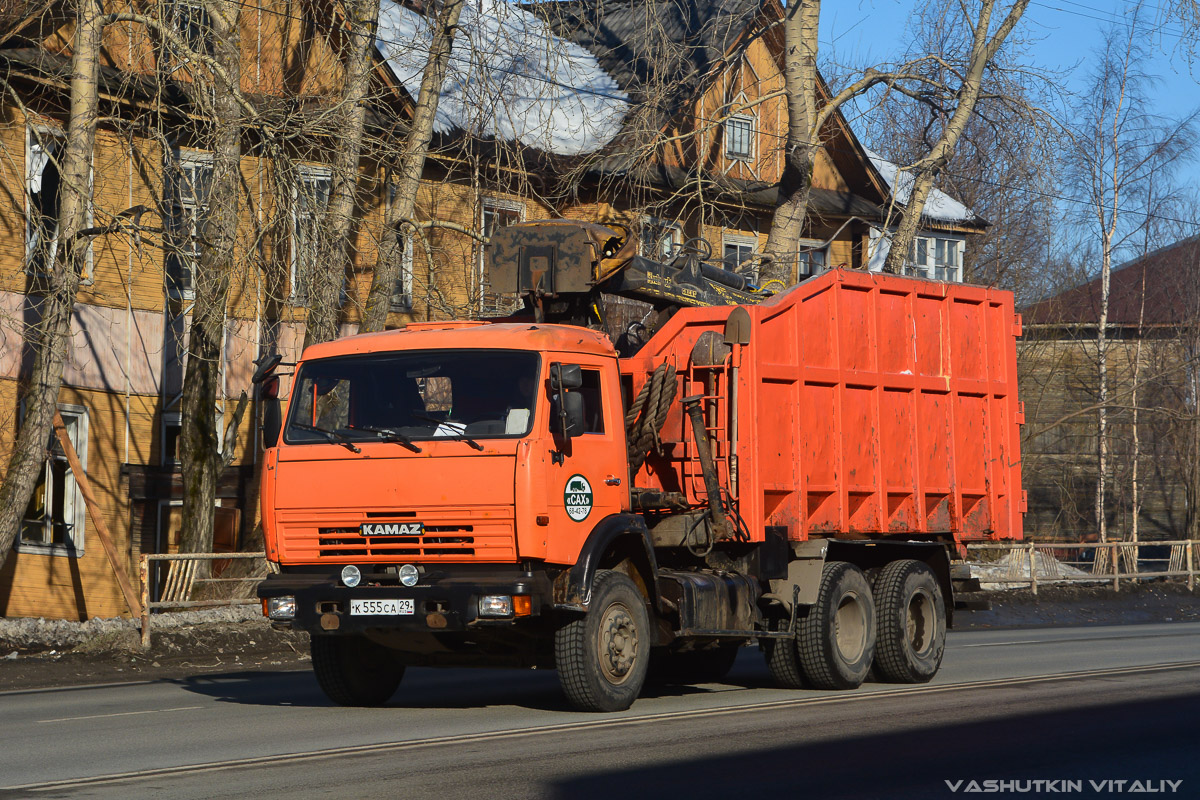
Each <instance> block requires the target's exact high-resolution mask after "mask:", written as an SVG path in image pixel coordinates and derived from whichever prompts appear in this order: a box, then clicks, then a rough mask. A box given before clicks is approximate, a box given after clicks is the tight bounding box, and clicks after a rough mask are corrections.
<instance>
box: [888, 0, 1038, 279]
mask: <svg viewBox="0 0 1200 800" xmlns="http://www.w3.org/2000/svg"><path fill="white" fill-rule="evenodd" d="M995 5H996V3H995V0H984V1H983V3H982V4H981V6H980V9H979V20H978V22H977V23H976V25H975V37H974V41H973V42H972V46H971V62H970V65H969V66H968V68H967V73H966V75H965V76H963V82H962V86H961V87H959V90H958V95H957V103H956V105H955V107H954V113H953V114H952V115H951V117H950V121H949V122H947V123H946V126H945V128H943V129H942V134H941V136H939V137H938V140H937V142H935V143H934V145H933V147H931V148H930V150H929V154H928V155H927V156H925V157H924V158H922V159H921V160H919V161H918V162H917V163H916V164H915V165H914V169H913V178H914V180H913V187H912V192H910V193H909V196H908V200H907V202H906V203H905V207H904V215H903V216H902V217H901V219H900V226H899V228H898V229H897V231H896V233H895V234H894V235H893V236H892V243H891V249H890V250H888V255H887V260H886V261H885V262H884V265H883V271H884V272H891V273H894V274H900V273H901V272H903V271H904V265H905V264H906V263H908V254H909V252H910V251H911V250H912V243H913V239H915V238H916V235H917V230H918V229H919V228H920V225H921V214H922V213H924V211H925V201H926V200H927V199H928V198H929V192H930V190H931V189H932V188H933V181H934V178H936V177H937V174H938V173H939V172H940V171H941V170H942V169H944V168H945V166H946V165H947V164H948V163H949V162H950V158H951V157H952V156H953V155H954V148H955V147H957V146H958V140H959V139H960V138H961V137H962V134H963V131H964V130H966V128H967V122H968V120H970V118H971V115H972V114H974V113H975V105H976V103H978V102H979V95H980V92H981V91H982V89H983V77H984V72H985V70H986V69H987V65H988V63H990V62H991V60H992V59H993V58H995V56H996V53H997V51H999V49H1000V46H1001V45H1002V44H1004V40H1005V39H1006V38H1008V34H1010V33H1011V32H1012V29H1013V28H1014V27H1016V24H1017V21H1018V20H1019V19H1020V18H1021V15H1022V14H1023V13H1025V7H1026V6H1027V5H1029V0H1017V2H1016V3H1014V4H1013V7H1012V8H1011V9H1009V12H1008V16H1007V17H1005V19H1004V22H1002V23H1001V24H1000V27H999V28H997V29H996V33H995V34H994V35H993V36H992V38H991V39H989V38H988V29H989V28H990V27H991V23H992V12H993V11H994V10H995ZM899 183H900V182H899V175H897V180H896V186H895V187H893V192H895V191H896V190H897V189H898V188H899Z"/></svg>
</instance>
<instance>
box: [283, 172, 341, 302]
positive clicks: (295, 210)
mask: <svg viewBox="0 0 1200 800" xmlns="http://www.w3.org/2000/svg"><path fill="white" fill-rule="evenodd" d="M299 178H300V179H299V181H298V182H297V184H296V188H295V194H294V196H293V202H292V265H291V267H292V269H291V282H292V301H293V302H295V303H302V302H304V301H306V300H307V299H308V289H309V285H310V284H311V282H312V276H313V274H314V273H315V272H316V271H317V269H318V268H319V267H320V264H319V263H318V262H319V260H320V244H321V222H322V219H323V218H324V216H325V209H326V208H327V207H328V206H329V195H330V192H331V191H332V189H333V176H332V173H331V172H330V171H329V170H328V169H327V168H324V167H301V168H300V176H299Z"/></svg>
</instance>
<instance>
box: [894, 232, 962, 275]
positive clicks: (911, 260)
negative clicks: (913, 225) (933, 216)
mask: <svg viewBox="0 0 1200 800" xmlns="http://www.w3.org/2000/svg"><path fill="white" fill-rule="evenodd" d="M939 252H940V254H939ZM920 255H923V256H924V258H923V259H919V258H918V256H920ZM947 256H951V258H950V259H949V260H947ZM965 256H966V240H965V239H960V238H956V237H951V236H938V235H934V234H925V235H920V234H918V235H917V236H915V237H914V238H913V243H912V250H911V251H910V252H909V254H908V259H907V260H906V263H905V265H904V274H905V275H909V276H911V277H915V278H924V279H926V280H935V281H942V282H944V283H962V280H963V259H964V257H965ZM947 276H949V277H947Z"/></svg>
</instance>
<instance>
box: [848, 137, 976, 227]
mask: <svg viewBox="0 0 1200 800" xmlns="http://www.w3.org/2000/svg"><path fill="white" fill-rule="evenodd" d="M866 152H867V157H868V158H870V159H871V165H872V166H874V167H875V169H876V170H877V171H878V172H879V174H880V176H881V177H882V178H883V180H884V181H885V182H886V183H887V185H888V189H889V190H890V191H891V192H892V197H894V198H895V200H896V202H897V203H900V204H902V205H904V204H907V203H908V196H909V195H910V194H911V193H912V187H913V180H914V179H913V174H912V173H911V172H904V171H902V170H901V169H900V167H899V166H897V165H896V164H893V163H892V162H890V161H888V160H887V159H885V158H884V157H883V156H881V155H879V154H877V153H873V152H871V151H870V150H867V151H866ZM921 214H922V216H924V217H926V218H927V219H929V220H932V221H934V222H944V223H947V224H951V225H954V224H959V225H962V224H968V225H969V224H982V223H983V220H982V219H981V218H980V217H979V216H978V215H977V214H976V213H975V212H974V211H972V210H971V209H969V208H967V207H966V206H964V205H963V204H962V203H960V202H958V201H957V200H955V199H954V198H953V197H951V196H950V195H948V194H946V193H945V192H942V191H940V190H938V189H930V190H929V197H928V198H926V200H925V208H924V210H923V211H922V212H921Z"/></svg>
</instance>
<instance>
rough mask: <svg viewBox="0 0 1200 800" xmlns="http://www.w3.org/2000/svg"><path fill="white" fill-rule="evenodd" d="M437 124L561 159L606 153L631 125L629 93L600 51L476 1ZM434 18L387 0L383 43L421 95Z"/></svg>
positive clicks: (458, 41)
mask: <svg viewBox="0 0 1200 800" xmlns="http://www.w3.org/2000/svg"><path fill="white" fill-rule="evenodd" d="M459 26H460V28H459V32H458V34H457V35H456V36H455V39H454V47H453V49H452V50H451V53H450V64H449V67H448V70H447V75H446V81H445V83H444V84H443V86H442V94H441V99H440V100H439V102H438V112H437V117H436V119H435V121H434V130H436V131H437V132H438V133H447V132H449V131H451V130H453V129H455V128H457V129H460V130H463V131H467V132H469V133H472V134H475V135H479V136H492V137H495V138H497V139H502V140H508V141H519V142H521V143H522V144H524V145H527V146H530V147H536V148H538V149H541V150H545V151H547V152H550V153H555V154H558V155H565V156H572V155H580V154H583V153H588V152H591V151H593V150H597V149H599V148H600V147H603V146H604V145H605V144H606V143H608V142H609V141H610V140H611V139H612V138H613V137H614V136H616V135H617V133H618V132H619V131H620V129H621V123H622V121H623V120H624V118H625V114H626V112H627V111H628V110H629V102H628V96H627V95H626V94H625V93H624V92H622V91H621V90H620V88H619V87H618V86H617V83H616V81H614V80H613V79H612V77H611V76H610V75H609V74H608V73H607V72H605V71H604V70H603V69H602V68H601V67H600V64H599V63H598V62H597V61H596V58H595V56H593V55H592V54H591V53H589V52H588V51H587V50H585V49H584V48H582V47H580V46H579V45H577V44H575V43H573V42H569V41H566V40H565V39H560V38H559V37H557V36H555V35H554V34H553V33H551V32H550V29H549V28H548V27H547V26H546V24H545V23H544V22H543V21H542V20H540V19H538V18H537V17H535V16H533V15H532V14H529V13H527V12H525V11H522V10H521V9H519V8H517V7H516V6H514V5H512V4H511V3H509V2H506V0H467V3H466V5H465V7H464V8H463V12H462V18H461V19H460V20H459ZM431 31H432V25H431V24H430V22H429V20H428V19H426V18H425V17H424V16H422V15H421V14H418V13H417V12H415V11H413V10H412V9H410V8H407V7H405V6H402V5H400V4H399V3H397V2H395V0H383V2H382V4H381V8H380V11H379V29H378V32H377V33H376V39H375V46H376V48H377V49H378V50H379V53H380V54H381V55H382V56H383V57H384V58H385V59H386V60H387V62H388V64H389V65H390V66H391V68H392V70H393V71H394V72H395V74H396V77H397V78H398V79H399V80H400V82H401V83H402V84H404V88H405V89H406V90H407V91H408V93H409V94H410V95H412V96H413V97H417V95H418V93H419V92H420V89H421V75H422V73H423V71H424V69H425V61H426V59H427V58H428V53H429V47H430V42H431V41H432V34H431Z"/></svg>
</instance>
